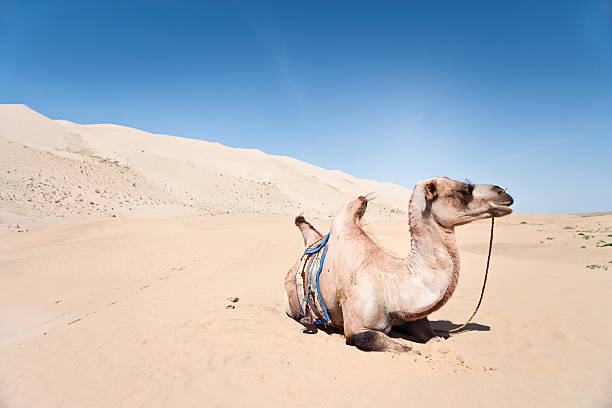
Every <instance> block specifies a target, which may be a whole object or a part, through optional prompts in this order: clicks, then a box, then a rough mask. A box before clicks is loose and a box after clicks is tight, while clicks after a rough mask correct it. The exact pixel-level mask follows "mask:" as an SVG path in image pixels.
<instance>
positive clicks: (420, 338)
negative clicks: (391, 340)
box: [393, 317, 436, 343]
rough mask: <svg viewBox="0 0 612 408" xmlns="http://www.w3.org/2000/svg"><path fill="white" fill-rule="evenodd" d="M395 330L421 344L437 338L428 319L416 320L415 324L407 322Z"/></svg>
mask: <svg viewBox="0 0 612 408" xmlns="http://www.w3.org/2000/svg"><path fill="white" fill-rule="evenodd" d="M393 329H395V330H397V331H398V332H400V333H404V334H407V335H409V336H410V337H412V338H414V339H415V340H416V341H417V342H419V343H427V342H428V341H429V340H431V339H432V338H433V337H435V336H436V334H435V333H434V331H433V330H432V329H431V326H430V324H429V320H427V317H424V318H422V319H419V320H415V321H413V322H406V323H404V324H402V325H400V326H395V327H393Z"/></svg>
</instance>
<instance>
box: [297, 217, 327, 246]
mask: <svg viewBox="0 0 612 408" xmlns="http://www.w3.org/2000/svg"><path fill="white" fill-rule="evenodd" d="M295 225H297V227H298V228H299V229H300V232H301V233H302V237H303V238H304V245H305V246H306V247H309V246H311V245H312V244H314V243H315V242H317V241H319V240H321V239H322V238H323V235H321V233H320V232H319V231H317V229H316V228H315V227H313V226H312V224H311V223H309V222H308V221H306V218H304V216H303V215H302V214H300V215H298V216H297V217H295Z"/></svg>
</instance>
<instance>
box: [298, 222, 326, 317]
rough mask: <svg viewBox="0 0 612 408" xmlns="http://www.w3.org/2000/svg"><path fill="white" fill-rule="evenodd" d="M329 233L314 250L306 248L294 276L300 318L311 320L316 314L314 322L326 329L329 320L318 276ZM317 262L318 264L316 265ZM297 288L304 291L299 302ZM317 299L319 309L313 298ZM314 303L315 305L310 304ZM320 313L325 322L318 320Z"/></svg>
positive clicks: (323, 259)
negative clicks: (309, 318)
mask: <svg viewBox="0 0 612 408" xmlns="http://www.w3.org/2000/svg"><path fill="white" fill-rule="evenodd" d="M329 235H330V234H329V233H328V234H327V235H325V237H323V239H322V241H321V243H320V244H318V245H317V246H316V247H314V248H308V249H306V250H305V251H304V255H302V258H301V260H300V266H299V267H298V270H297V271H296V274H295V292H296V295H297V298H298V306H299V308H300V316H303V317H308V316H310V317H311V319H312V314H316V315H318V316H315V317H317V319H315V320H314V322H315V323H316V324H324V325H325V327H327V324H328V323H330V322H331V320H330V318H329V314H328V313H327V308H326V307H325V303H324V302H323V297H322V296H321V287H320V286H319V276H320V275H321V271H322V270H323V263H324V261H325V255H327V248H328V240H329ZM321 250H323V253H322V254H321V255H320V258H319V252H321ZM317 262H318V264H317ZM298 279H301V283H299V284H298V282H299V281H298ZM299 286H302V287H303V289H304V292H303V294H304V297H303V298H302V301H301V302H300V293H301V290H300V288H299ZM315 296H316V297H318V300H319V304H320V305H321V307H320V309H321V310H319V308H318V307H317V305H316V301H315V299H314V297H315ZM312 302H314V303H315V304H314V305H313V304H311V303H312ZM321 311H322V312H323V317H324V318H325V320H323V319H320V318H318V317H321Z"/></svg>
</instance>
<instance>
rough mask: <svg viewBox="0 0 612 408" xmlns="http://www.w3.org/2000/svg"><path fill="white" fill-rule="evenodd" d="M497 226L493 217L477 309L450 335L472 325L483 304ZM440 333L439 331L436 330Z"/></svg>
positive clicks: (452, 330)
mask: <svg viewBox="0 0 612 408" xmlns="http://www.w3.org/2000/svg"><path fill="white" fill-rule="evenodd" d="M494 225H495V217H491V238H489V254H488V255H487V267H486V268H485V275H484V281H483V282H482V290H481V291H480V299H478V304H477V305H476V309H474V313H472V315H471V316H470V318H469V319H468V320H467V322H465V323H464V324H462V325H461V326H459V327H456V328H454V329H451V330H449V331H448V332H449V333H455V332H458V331H459V330H461V329H463V328H464V327H465V326H467V325H468V324H470V322H471V321H472V319H473V318H474V316H476V313H477V312H478V308H479V307H480V303H482V298H483V296H484V291H485V287H486V286H487V276H488V275H489V263H490V262H491V249H492V248H493V226H494ZM436 331H438V330H436Z"/></svg>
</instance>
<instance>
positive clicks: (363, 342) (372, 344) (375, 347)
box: [346, 330, 412, 353]
mask: <svg viewBox="0 0 612 408" xmlns="http://www.w3.org/2000/svg"><path fill="white" fill-rule="evenodd" d="M346 342H347V343H348V344H351V345H354V346H356V347H357V348H359V349H361V350H365V351H395V352H400V353H405V352H408V351H410V350H412V347H409V346H404V345H403V344H400V343H398V342H396V341H395V340H393V339H391V338H390V337H389V336H387V335H386V334H385V333H382V332H379V331H375V330H364V331H361V332H359V333H355V334H353V335H351V336H350V337H347V339H346Z"/></svg>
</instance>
